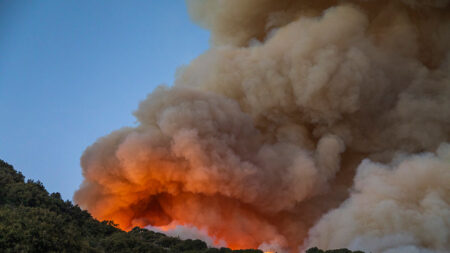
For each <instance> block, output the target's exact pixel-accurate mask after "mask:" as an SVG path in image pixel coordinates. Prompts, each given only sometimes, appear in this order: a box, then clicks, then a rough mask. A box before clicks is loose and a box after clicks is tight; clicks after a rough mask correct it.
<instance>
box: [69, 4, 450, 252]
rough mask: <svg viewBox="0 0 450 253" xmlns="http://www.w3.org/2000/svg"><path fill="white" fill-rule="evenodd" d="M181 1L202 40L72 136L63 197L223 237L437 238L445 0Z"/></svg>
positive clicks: (284, 243) (234, 242)
mask: <svg viewBox="0 0 450 253" xmlns="http://www.w3.org/2000/svg"><path fill="white" fill-rule="evenodd" d="M188 6H189V12H190V14H191V16H192V18H193V19H194V20H195V21H196V22H198V23H199V24H200V25H201V26H203V27H205V28H207V29H209V30H210V31H211V48H210V49H209V50H208V51H207V52H205V53H204V54H202V55H200V56H199V57H198V58H197V59H195V60H194V61H192V62H191V63H190V64H189V65H188V66H184V67H182V68H180V70H179V71H178V73H177V77H176V81H175V83H174V85H173V86H171V87H167V86H160V87H158V88H156V89H155V90H154V91H153V92H152V93H151V94H150V95H148V97H147V99H145V100H144V101H142V102H141V103H140V105H139V108H138V109H137V111H136V112H135V113H134V115H135V116H136V118H137V120H138V122H139V125H138V126H136V127H127V128H122V129H119V130H117V131H115V132H113V133H111V134H109V135H108V136H106V137H102V138H100V139H99V140H98V141H97V142H96V143H94V144H93V145H91V146H90V147H88V148H87V149H86V151H85V153H84V154H83V156H82V158H81V166H82V168H83V176H84V178H85V179H84V182H83V183H82V185H81V187H80V189H79V190H78V191H77V192H76V193H75V196H74V200H75V201H76V203H78V204H79V205H80V206H81V207H82V208H85V209H87V210H89V211H90V212H91V213H92V214H93V215H94V216H95V217H96V218H98V219H112V220H114V221H115V222H116V223H118V224H119V225H120V227H121V228H124V229H130V228H132V227H133V226H153V227H164V226H167V225H169V224H179V225H181V226H187V227H192V226H194V227H196V228H197V229H198V230H199V231H206V232H207V234H208V235H209V236H210V238H215V239H214V240H216V241H215V242H214V243H220V242H221V241H224V242H225V243H226V244H227V245H228V246H229V247H231V248H257V247H261V248H264V249H266V248H270V247H273V248H276V249H281V250H285V251H291V252H296V251H299V250H303V249H305V248H307V247H312V246H318V247H320V248H324V249H328V248H340V247H350V248H352V249H362V250H367V251H371V252H374V253H375V252H386V253H388V252H389V253H391V252H448V251H450V208H449V205H450V146H449V144H445V143H446V142H448V141H449V137H450V1H448V0H391V1H387V0H367V1H362V0H361V1H357V0H355V1H332V0H316V1H298V0H297V1H294V0H226V1H225V0H207V1H205V0H203V1H202V0H196V1H188Z"/></svg>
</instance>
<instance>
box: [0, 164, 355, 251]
mask: <svg viewBox="0 0 450 253" xmlns="http://www.w3.org/2000/svg"><path fill="white" fill-rule="evenodd" d="M0 252H14V253H15V252H155V253H158V252H164V253H172V252H173V253H175V252H192V253H193V252H203V253H216V252H217V253H228V252H241V253H244V252H248V253H250V252H251V253H258V252H259V253H262V251H260V250H253V249H248V250H231V249H228V248H220V249H216V248H208V247H207V245H206V243H204V242H203V241H200V240H181V239H179V238H174V237H168V236H165V235H164V234H161V233H156V232H153V231H149V230H146V229H141V228H138V227H136V228H134V229H133V230H131V231H129V232H125V231H122V230H120V229H119V228H117V226H116V225H115V224H114V223H113V222H111V221H102V222H100V221H97V220H95V219H94V218H93V217H92V216H91V215H90V214H89V213H88V212H87V211H83V210H81V209H80V208H79V207H78V206H74V205H73V204H72V202H70V201H63V200H62V199H61V196H60V194H59V193H52V194H49V193H48V192H47V191H46V190H45V187H44V186H43V185H42V183H40V182H35V181H33V180H27V182H25V181H24V176H23V175H22V174H21V173H20V172H17V171H16V170H14V168H13V167H12V166H11V165H9V164H7V163H6V162H4V161H2V160H0ZM331 252H333V253H351V251H349V250H346V249H340V250H332V251H322V250H320V249H317V248H312V249H309V250H308V251H307V253H331Z"/></svg>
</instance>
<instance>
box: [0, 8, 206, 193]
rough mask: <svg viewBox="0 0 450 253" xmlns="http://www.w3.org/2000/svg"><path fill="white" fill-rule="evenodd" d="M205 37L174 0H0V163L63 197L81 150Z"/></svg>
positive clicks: (73, 183)
mask: <svg viewBox="0 0 450 253" xmlns="http://www.w3.org/2000/svg"><path fill="white" fill-rule="evenodd" d="M208 39H209V34H208V32H207V31H205V30H202V29H201V28H199V27H198V26H196V25H195V24H193V23H192V22H191V21H190V19H189V17H188V14H187V11H186V6H185V3H184V1H181V0H176V1H161V0H153V1H144V0H141V1H137V0H136V1H120V0H115V1H112V0H102V1H99V0H97V1H88V0H84V1H83V0H82V1H80V0H64V1H60V0H53V1H50V0H40V1H25V0H23V1H22V0H14V1H12V0H0V115H1V120H0V159H3V160H5V161H7V162H8V163H10V164H12V165H14V167H15V168H16V169H17V170H19V171H21V172H22V173H23V174H24V175H25V176H26V177H27V178H30V179H35V180H40V181H41V182H42V183H43V184H44V185H45V187H46V188H47V190H48V191H49V192H60V193H61V194H62V196H63V198H64V199H72V195H73V192H74V191H75V190H76V189H77V188H78V186H79V184H80V183H81V181H82V176H81V168H80V165H79V160H80V156H81V154H82V152H83V151H84V149H85V148H86V147H87V146H88V145H90V144H92V143H93V142H94V141H95V140H96V139H97V138H98V137H100V136H103V135H105V134H108V133H109V132H111V131H113V130H115V129H118V128H120V127H122V126H133V125H135V124H136V122H135V118H134V117H133V116H132V114H131V113H132V111H134V110H135V109H136V108H137V105H138V103H139V101H141V100H143V99H144V98H145V97H146V95H147V94H148V93H149V92H151V91H152V90H153V89H154V88H155V87H156V86H157V85H159V84H161V83H166V84H169V85H170V84H172V82H173V79H174V73H175V71H176V68H177V67H178V66H180V65H183V64H187V63H189V62H190V61H191V60H192V59H194V58H195V57H196V56H198V55H199V54H201V53H202V52H204V51H205V50H206V49H207V48H208Z"/></svg>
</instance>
